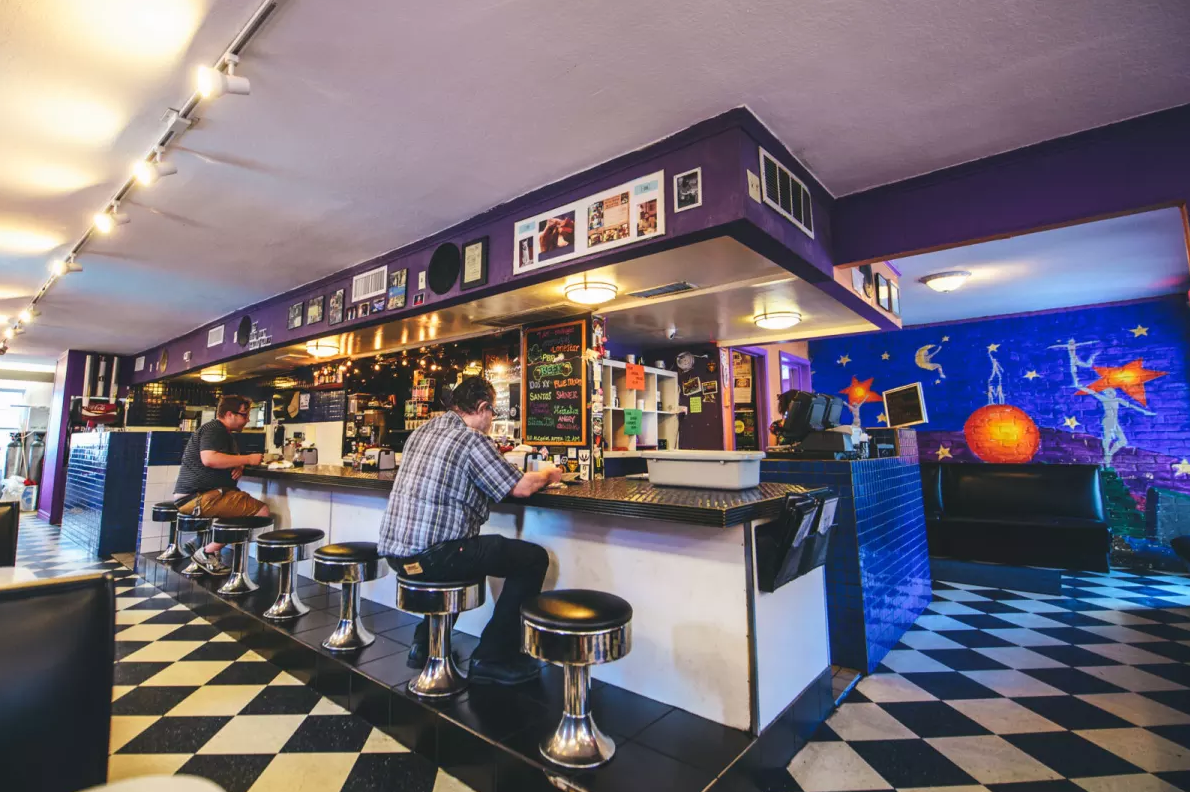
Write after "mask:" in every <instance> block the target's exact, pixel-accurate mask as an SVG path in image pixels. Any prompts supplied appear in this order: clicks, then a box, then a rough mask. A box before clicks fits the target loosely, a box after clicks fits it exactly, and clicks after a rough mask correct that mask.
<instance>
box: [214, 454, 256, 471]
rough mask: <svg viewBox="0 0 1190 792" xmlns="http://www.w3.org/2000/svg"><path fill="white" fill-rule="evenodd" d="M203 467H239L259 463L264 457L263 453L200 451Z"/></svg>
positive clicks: (223, 468)
mask: <svg viewBox="0 0 1190 792" xmlns="http://www.w3.org/2000/svg"><path fill="white" fill-rule="evenodd" d="M198 456H199V458H201V459H202V464H203V467H209V468H214V469H215V470H226V469H227V468H238V467H243V466H244V465H259V464H260V462H261V460H262V459H264V457H263V456H262V455H261V454H225V453H223V452H222V451H200V452H198Z"/></svg>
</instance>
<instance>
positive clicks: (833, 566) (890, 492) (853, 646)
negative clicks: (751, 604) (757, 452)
mask: <svg viewBox="0 0 1190 792" xmlns="http://www.w3.org/2000/svg"><path fill="white" fill-rule="evenodd" d="M760 479H761V481H772V482H777V483H783V484H792V483H797V484H803V485H806V486H817V485H822V486H829V487H834V488H835V490H836V491H837V492H838V493H839V509H838V512H837V514H836V517H835V519H836V525H835V533H834V537H833V538H832V540H831V545H830V550H829V552H828V554H827V560H826V605H827V614H828V619H829V624H830V647H831V662H832V663H834V664H835V665H841V666H847V667H848V668H854V669H857V670H859V671H863V672H865V673H872V672H873V671H875V670H876V667H877V666H878V665H879V664H880V661H881V660H882V659H883V658H884V656H885V655H886V654H888V651H889V650H890V649H892V648H893V646H895V645H896V643H897V641H899V640H900V638H901V636H902V635H903V634H904V633H905V631H906V630H907V629H909V625H911V624H912V623H913V621H914V619H916V618H917V616H918V615H919V614H920V613H921V612H922V611H923V610H925V608H926V606H927V605H928V604H929V603H930V597H931V593H930V583H931V581H930V558H929V552H928V550H927V548H926V525H925V511H924V508H923V505H922V497H921V469H920V467H919V466H918V463H917V455H916V454H906V455H904V456H898V457H888V458H884V459H863V460H858V461H853V462H846V461H842V462H837V461H820V460H804V461H803V460H788V459H766V460H764V461H763V462H762V463H761V467H760Z"/></svg>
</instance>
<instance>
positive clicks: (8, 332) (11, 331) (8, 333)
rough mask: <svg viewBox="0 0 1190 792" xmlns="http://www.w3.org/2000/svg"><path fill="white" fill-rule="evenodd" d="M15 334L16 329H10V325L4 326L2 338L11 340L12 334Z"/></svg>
mask: <svg viewBox="0 0 1190 792" xmlns="http://www.w3.org/2000/svg"><path fill="white" fill-rule="evenodd" d="M16 334H17V333H16V330H14V329H12V328H11V327H6V328H4V340H5V341H11V340H12V338H13V336H15V335H16Z"/></svg>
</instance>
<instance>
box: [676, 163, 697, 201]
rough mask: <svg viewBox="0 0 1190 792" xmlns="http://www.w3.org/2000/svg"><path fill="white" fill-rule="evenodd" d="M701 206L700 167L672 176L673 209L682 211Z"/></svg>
mask: <svg viewBox="0 0 1190 792" xmlns="http://www.w3.org/2000/svg"><path fill="white" fill-rule="evenodd" d="M696 206H702V168H695V169H694V170H689V171H686V172H685V173H679V174H678V175H677V176H674V211H675V212H684V211H686V210H687V209H693V208H695V207H696Z"/></svg>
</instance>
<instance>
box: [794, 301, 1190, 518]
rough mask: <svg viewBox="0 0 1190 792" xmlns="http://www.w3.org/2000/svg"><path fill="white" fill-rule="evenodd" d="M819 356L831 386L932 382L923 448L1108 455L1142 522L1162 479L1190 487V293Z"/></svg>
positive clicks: (841, 346)
mask: <svg viewBox="0 0 1190 792" xmlns="http://www.w3.org/2000/svg"><path fill="white" fill-rule="evenodd" d="M1072 342H1073V344H1074V345H1075V346H1073V347H1070V346H1069V345H1070V344H1071V343H1072ZM810 354H811V358H812V361H813V364H812V365H813V371H814V385H815V388H816V389H817V390H821V391H825V392H827V393H840V392H843V391H845V390H847V389H849V388H851V387H852V386H853V385H854V384H859V385H863V384H864V383H867V382H868V380H869V379H870V380H871V383H870V385H869V387H870V389H871V390H872V391H874V392H875V393H880V392H882V391H883V390H884V389H885V388H891V387H896V386H898V385H905V384H908V383H912V382H921V383H922V387H923V388H924V390H925V398H926V405H927V408H928V412H929V417H930V421H929V422H928V423H927V424H924V425H922V426H919V427H918V430H919V435H918V436H919V441H920V446H921V455H922V457H923V458H932V459H938V460H941V461H943V462H951V461H953V462H981V461H982V462H1008V461H1024V462H1039V463H1084V464H1086V463H1089V464H1101V465H1105V466H1106V467H1107V468H1108V471H1107V473H1106V475H1107V476H1108V477H1110V478H1111V479H1112V480H1113V481H1115V480H1116V479H1115V476H1117V475H1118V480H1120V481H1122V482H1123V485H1124V487H1126V488H1127V493H1128V495H1130V496H1131V498H1132V500H1133V501H1134V506H1135V509H1133V511H1134V513H1135V514H1136V516H1137V517H1138V519H1139V522H1140V523H1143V519H1141V518H1139V515H1140V514H1143V512H1144V507H1145V498H1146V496H1147V493H1148V490H1149V489H1150V488H1151V487H1162V488H1165V489H1168V490H1171V491H1175V492H1183V493H1190V464H1188V463H1187V460H1188V459H1190V381H1188V372H1187V362H1188V361H1187V355H1188V354H1190V310H1188V309H1187V307H1186V300H1185V297H1183V296H1181V295H1178V296H1174V297H1167V298H1160V299H1156V300H1146V301H1141V302H1135V303H1129V304H1118V305H1103V306H1092V307H1087V308H1079V309H1073V310H1068V311H1060V312H1052V313H1044V314H1032V315H1022V316H1010V317H1000V318H993V319H986V320H979V321H973V322H961V323H955V324H951V325H932V326H929V327H921V328H913V329H908V330H903V331H900V332H893V333H877V334H870V335H860V336H848V337H841V338H832V339H825V340H822V341H813V342H811V344H810ZM1072 368H1073V371H1072ZM1076 377H1077V386H1076V383H1075V379H1076ZM859 410H860V417H861V423H862V425H864V426H881V425H883V405H882V404H881V403H879V402H878V401H873V402H872V403H865V404H863V405H861V406H860V407H859ZM1113 417H1114V418H1113ZM843 418H844V420H845V421H849V420H851V415H850V414H849V413H848V411H847V410H845V411H844V416H843ZM1121 497H1123V498H1124V500H1125V501H1126V500H1127V497H1126V496H1124V495H1123V489H1122V488H1121ZM1127 508H1132V505H1128V506H1127ZM1147 531H1148V536H1147V539H1148V540H1149V541H1153V540H1155V539H1156V537H1155V533H1154V529H1153V527H1152V525H1149V527H1148V529H1147Z"/></svg>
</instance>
